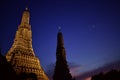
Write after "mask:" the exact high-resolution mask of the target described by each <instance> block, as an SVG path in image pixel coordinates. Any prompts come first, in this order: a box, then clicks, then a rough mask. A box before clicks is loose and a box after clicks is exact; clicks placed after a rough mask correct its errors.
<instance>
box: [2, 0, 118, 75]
mask: <svg viewBox="0 0 120 80" xmlns="http://www.w3.org/2000/svg"><path fill="white" fill-rule="evenodd" d="M27 5H28V7H29V11H30V14H31V17H30V24H31V28H32V40H33V49H34V52H35V54H36V56H38V57H39V59H40V63H41V65H42V67H43V68H44V70H45V71H46V73H47V71H48V69H50V66H51V65H53V66H54V64H55V61H56V46H57V44H56V43H57V33H58V27H59V26H61V31H62V33H63V36H64V44H65V49H66V55H67V61H68V64H70V65H69V66H70V70H71V73H72V75H74V76H79V75H82V74H84V73H86V72H89V71H92V70H95V69H98V68H100V67H103V66H106V64H113V63H116V62H118V61H120V1H119V0H30V1H29V3H27V0H26V1H25V0H2V1H0V47H1V49H2V54H3V55H5V54H6V53H7V51H8V50H9V49H10V47H11V45H12V44H13V40H14V37H15V33H16V30H17V28H18V25H19V24H20V22H21V17H22V13H23V11H24V10H25V7H26V6H27ZM51 70H52V69H51Z"/></svg>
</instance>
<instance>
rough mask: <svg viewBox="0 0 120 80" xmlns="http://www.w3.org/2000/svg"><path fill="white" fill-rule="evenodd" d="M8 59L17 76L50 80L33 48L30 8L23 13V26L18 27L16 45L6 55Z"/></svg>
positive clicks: (32, 79)
mask: <svg viewBox="0 0 120 80" xmlns="http://www.w3.org/2000/svg"><path fill="white" fill-rule="evenodd" d="M6 59H7V61H8V62H10V63H11V65H12V67H13V69H14V70H15V72H16V74H17V75H19V76H22V77H23V75H24V78H23V79H24V80H49V79H48V77H47V75H46V74H45V72H44V70H43V68H42V67H41V65H40V61H39V59H38V58H37V57H36V56H35V53H34V50H33V48H32V31H31V25H30V13H29V10H28V8H26V9H25V11H24V12H23V15H22V20H21V24H20V25H19V26H18V30H17V31H16V35H15V38H14V43H13V45H12V47H11V48H10V50H9V51H8V53H7V54H6ZM25 75H26V76H25ZM31 75H32V77H31ZM21 80H22V79H21Z"/></svg>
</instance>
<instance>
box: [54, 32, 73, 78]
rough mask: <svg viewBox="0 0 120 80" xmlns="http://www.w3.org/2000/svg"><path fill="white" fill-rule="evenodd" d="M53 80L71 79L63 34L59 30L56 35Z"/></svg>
mask: <svg viewBox="0 0 120 80" xmlns="http://www.w3.org/2000/svg"><path fill="white" fill-rule="evenodd" d="M53 80H73V79H72V76H71V74H70V71H69V68H68V65H67V60H66V51H65V48H64V41H63V35H62V32H61V31H60V30H59V32H58V35H57V49H56V65H55V69H54V74H53Z"/></svg>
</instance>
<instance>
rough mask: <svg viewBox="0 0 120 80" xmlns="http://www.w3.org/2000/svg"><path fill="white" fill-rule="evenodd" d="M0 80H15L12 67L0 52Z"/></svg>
mask: <svg viewBox="0 0 120 80" xmlns="http://www.w3.org/2000/svg"><path fill="white" fill-rule="evenodd" d="M0 80H17V76H16V73H15V71H14V70H13V68H12V65H11V64H10V63H8V62H7V60H6V58H5V57H4V56H3V55H2V54H1V52H0Z"/></svg>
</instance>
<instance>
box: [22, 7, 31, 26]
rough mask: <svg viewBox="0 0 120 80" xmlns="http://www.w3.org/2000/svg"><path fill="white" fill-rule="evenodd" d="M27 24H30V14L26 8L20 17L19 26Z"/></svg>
mask: <svg viewBox="0 0 120 80" xmlns="http://www.w3.org/2000/svg"><path fill="white" fill-rule="evenodd" d="M29 23H30V13H29V10H28V7H26V8H25V10H24V12H23V15H22V20H21V25H26V24H27V25H29Z"/></svg>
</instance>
